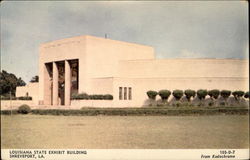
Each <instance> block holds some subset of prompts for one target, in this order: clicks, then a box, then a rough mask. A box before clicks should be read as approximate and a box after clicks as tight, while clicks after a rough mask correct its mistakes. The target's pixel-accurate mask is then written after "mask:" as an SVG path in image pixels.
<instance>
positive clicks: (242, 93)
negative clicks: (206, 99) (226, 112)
mask: <svg viewBox="0 0 250 160" xmlns="http://www.w3.org/2000/svg"><path fill="white" fill-rule="evenodd" d="M244 94H245V93H244V92H243V91H234V92H233V93H232V95H233V96H234V98H235V99H236V100H239V98H241V97H243V96H244Z"/></svg>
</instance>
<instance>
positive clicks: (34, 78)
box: [30, 75, 39, 83]
mask: <svg viewBox="0 0 250 160" xmlns="http://www.w3.org/2000/svg"><path fill="white" fill-rule="evenodd" d="M34 82H39V77H38V76H37V75H36V76H34V77H32V79H31V80H30V83H34Z"/></svg>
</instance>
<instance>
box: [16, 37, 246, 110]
mask: <svg viewBox="0 0 250 160" xmlns="http://www.w3.org/2000/svg"><path fill="white" fill-rule="evenodd" d="M248 72H249V71H248V61H247V60H239V59H155V53H154V48H153V47H150V46H145V45H139V44H134V43H127V42H121V41H116V40H111V39H104V38H97V37H93V36H79V37H73V38H67V39H62V40H57V41H53V42H49V43H44V44H42V45H41V46H40V49H39V91H38V99H37V103H38V104H40V105H46V106H48V105H49V106H50V105H52V106H60V105H62V106H64V105H65V106H68V107H70V106H72V107H73V105H74V104H76V102H75V100H74V102H73V101H72V100H71V99H70V97H71V95H72V93H73V92H78V93H82V92H85V93H87V94H111V95H113V97H114V99H113V100H110V102H109V103H108V105H109V106H110V107H140V106H143V105H144V103H145V100H147V95H146V92H147V91H148V90H156V91H159V90H161V89H168V90H171V91H172V90H174V89H181V90H185V89H194V90H198V89H220V90H222V89H228V90H243V91H248V90H249V89H248V88H249V84H248V81H249V76H248ZM17 91H18V90H17ZM30 96H35V95H30ZM85 101H90V100H85ZM77 103H78V102H77ZM79 103H80V102H79ZM79 103H78V105H79V106H84V104H86V102H82V103H80V104H79ZM100 103H103V104H104V103H106V102H105V101H104V100H103V101H102V102H100ZM92 104H93V103H92ZM100 105H101V104H99V105H96V106H95V105H94V106H95V107H98V106H100ZM92 106H93V105H92Z"/></svg>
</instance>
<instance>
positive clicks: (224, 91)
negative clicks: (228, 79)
mask: <svg viewBox="0 0 250 160" xmlns="http://www.w3.org/2000/svg"><path fill="white" fill-rule="evenodd" d="M220 95H221V96H222V97H223V98H225V99H227V98H228V97H229V96H230V95H231V91H229V90H222V91H221V92H220Z"/></svg>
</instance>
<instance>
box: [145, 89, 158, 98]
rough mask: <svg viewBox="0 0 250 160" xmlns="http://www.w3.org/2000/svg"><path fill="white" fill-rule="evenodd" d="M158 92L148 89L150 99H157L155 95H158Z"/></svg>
mask: <svg viewBox="0 0 250 160" xmlns="http://www.w3.org/2000/svg"><path fill="white" fill-rule="evenodd" d="M157 94H158V93H157V92H156V91H147V95H148V98H149V99H155V97H156V96H157Z"/></svg>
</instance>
